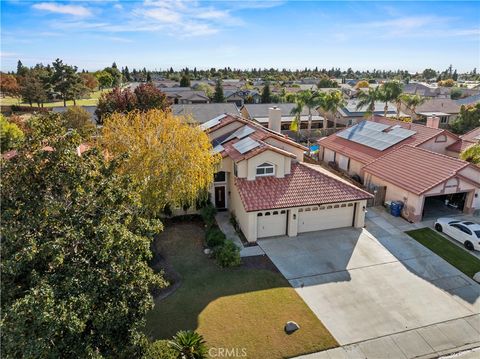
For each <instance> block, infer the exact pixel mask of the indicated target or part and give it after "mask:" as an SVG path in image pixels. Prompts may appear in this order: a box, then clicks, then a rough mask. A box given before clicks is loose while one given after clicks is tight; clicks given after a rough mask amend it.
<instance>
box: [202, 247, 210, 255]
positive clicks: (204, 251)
mask: <svg viewBox="0 0 480 359" xmlns="http://www.w3.org/2000/svg"><path fill="white" fill-rule="evenodd" d="M203 253H205V254H210V253H212V250H211V249H210V248H205V249H204V250H203Z"/></svg>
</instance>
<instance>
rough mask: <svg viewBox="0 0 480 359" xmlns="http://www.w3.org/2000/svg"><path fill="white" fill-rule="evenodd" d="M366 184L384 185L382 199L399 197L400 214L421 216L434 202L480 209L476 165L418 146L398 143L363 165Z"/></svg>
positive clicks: (411, 218) (413, 217)
mask: <svg viewBox="0 0 480 359" xmlns="http://www.w3.org/2000/svg"><path fill="white" fill-rule="evenodd" d="M363 172H364V183H365V184H366V185H367V186H371V185H375V186H386V194H385V200H386V201H402V202H403V203H404V209H403V211H402V216H403V217H404V218H406V219H407V220H408V221H410V222H419V221H421V220H422V218H423V216H424V214H425V212H426V211H428V210H429V208H431V207H430V206H431V205H432V204H433V205H435V202H437V206H438V203H441V204H443V203H445V201H450V202H451V205H452V206H455V207H456V208H458V209H460V210H463V212H464V213H473V212H474V211H475V210H478V209H480V198H479V195H480V168H479V167H477V166H474V165H472V164H470V163H468V162H466V161H462V160H459V159H456V158H452V157H449V156H445V155H442V154H438V153H436V152H432V151H429V150H426V149H423V148H420V147H414V146H410V145H406V146H402V147H400V148H397V149H395V150H394V151H391V152H388V153H387V154H385V155H384V156H382V157H379V158H378V159H376V160H375V161H373V162H371V163H369V164H368V165H366V166H365V167H364V168H363Z"/></svg>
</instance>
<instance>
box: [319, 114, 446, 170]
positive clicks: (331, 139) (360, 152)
mask: <svg viewBox="0 0 480 359" xmlns="http://www.w3.org/2000/svg"><path fill="white" fill-rule="evenodd" d="M370 121H373V122H378V123H383V124H387V125H391V126H401V127H402V128H405V129H408V130H412V131H415V132H416V133H415V134H414V135H413V136H411V137H409V138H407V139H406V140H404V141H401V142H399V143H397V144H396V145H393V146H392V147H390V148H387V149H386V150H384V151H379V150H376V149H373V148H370V147H367V146H364V145H361V144H359V143H355V142H353V141H349V140H346V139H343V138H341V137H339V136H337V135H336V134H333V135H330V136H328V137H324V138H321V139H320V140H319V141H318V143H319V144H320V146H323V147H324V148H328V149H330V150H332V151H335V152H338V153H340V154H343V155H345V156H348V157H350V158H352V159H354V160H356V161H359V162H361V163H364V164H366V163H369V162H372V161H373V160H375V159H376V158H378V157H381V156H383V155H384V154H386V153H388V152H390V151H392V150H395V149H396V148H399V147H401V146H403V145H406V144H409V145H412V146H418V145H420V144H422V143H424V142H426V141H428V140H429V139H431V138H433V137H435V136H437V135H439V134H441V133H448V134H450V133H449V132H447V131H445V130H443V129H439V128H432V127H427V126H424V125H420V124H416V123H407V122H403V121H397V120H393V119H388V118H385V117H383V116H374V117H373V118H372V119H371V120H370ZM450 135H451V136H454V135H453V134H450Z"/></svg>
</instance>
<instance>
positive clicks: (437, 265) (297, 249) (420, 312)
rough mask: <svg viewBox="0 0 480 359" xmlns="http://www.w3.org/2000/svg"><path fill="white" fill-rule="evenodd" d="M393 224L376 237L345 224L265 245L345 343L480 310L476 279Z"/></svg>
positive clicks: (465, 315)
mask: <svg viewBox="0 0 480 359" xmlns="http://www.w3.org/2000/svg"><path fill="white" fill-rule="evenodd" d="M387 229H389V231H387V232H385V233H383V235H382V236H377V238H376V237H375V236H373V235H372V234H371V233H369V232H368V231H367V230H357V229H353V228H346V229H336V230H329V231H321V232H312V233H307V234H302V235H299V236H298V237H296V238H289V237H281V238H278V237H277V238H272V239H264V240H260V241H259V245H260V246H261V248H262V249H263V250H264V251H265V253H266V254H267V255H268V256H269V257H270V259H271V260H272V261H273V262H274V263H275V265H276V266H277V267H278V269H279V270H280V271H281V272H282V274H283V275H284V276H285V277H286V278H287V279H288V280H289V282H290V283H291V285H292V286H293V287H294V288H296V290H297V292H298V293H299V294H300V296H301V297H302V298H303V300H304V301H305V302H306V303H307V304H308V305H309V307H310V308H311V309H312V311H313V312H314V313H315V314H316V315H317V316H318V318H319V319H320V320H321V321H322V322H323V323H324V324H325V326H326V327H327V328H328V330H329V331H330V332H331V333H332V334H333V336H334V337H335V338H336V339H337V341H338V342H339V343H340V344H341V345H345V344H351V343H357V342H361V341H365V340H368V339H373V338H378V337H383V336H386V335H390V334H393V333H400V332H406V331H409V330H412V329H415V328H420V327H425V326H428V325H431V324H434V323H440V322H445V321H449V320H453V319H456V318H463V317H469V316H472V315H473V314H475V313H479V312H480V299H479V295H480V286H479V285H478V284H477V283H475V282H474V281H473V280H471V279H470V278H468V277H467V276H465V275H464V274H462V273H461V272H460V271H458V270H457V269H456V268H454V267H452V266H451V265H450V264H448V263H447V262H445V261H444V260H443V259H441V258H440V257H438V256H436V255H435V254H433V253H432V252H430V251H429V250H428V249H426V248H424V247H423V246H422V245H420V244H419V243H417V242H416V241H414V240H413V239H411V238H410V237H408V236H406V235H405V234H403V233H402V232H401V231H400V230H398V229H396V228H394V227H393V226H391V227H390V228H387ZM382 230H383V231H385V230H384V229H382ZM300 325H301V323H300Z"/></svg>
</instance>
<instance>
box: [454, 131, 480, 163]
mask: <svg viewBox="0 0 480 359" xmlns="http://www.w3.org/2000/svg"><path fill="white" fill-rule="evenodd" d="M476 143H480V127H477V128H474V129H473V130H471V131H469V132H467V133H466V134H464V135H462V136H460V138H459V139H458V140H457V141H456V142H454V143H453V144H451V145H450V146H448V147H447V155H449V156H452V157H458V156H459V155H460V153H462V151H463V150H465V149H466V148H467V147H470V146H472V145H474V144H476Z"/></svg>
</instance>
